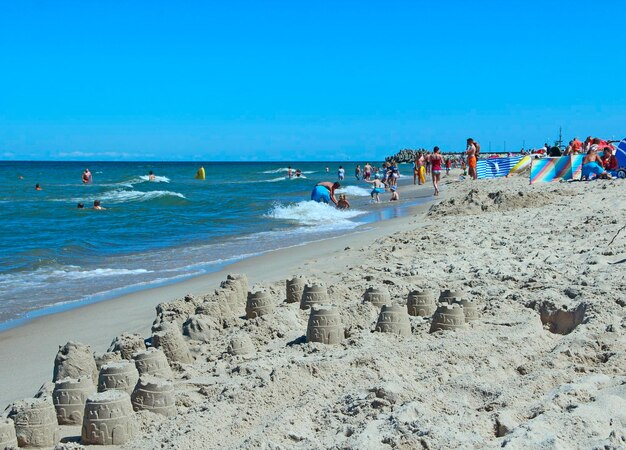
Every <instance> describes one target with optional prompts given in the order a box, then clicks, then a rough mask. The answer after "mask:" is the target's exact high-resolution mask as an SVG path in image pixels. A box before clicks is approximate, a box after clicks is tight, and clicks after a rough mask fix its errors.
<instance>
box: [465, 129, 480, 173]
mask: <svg viewBox="0 0 626 450" xmlns="http://www.w3.org/2000/svg"><path fill="white" fill-rule="evenodd" d="M465 154H466V155H467V169H468V174H469V176H470V177H472V178H473V179H474V180H476V179H478V174H477V173H476V157H477V156H478V151H477V149H476V144H475V143H474V139H472V138H468V139H467V150H466V151H465Z"/></svg>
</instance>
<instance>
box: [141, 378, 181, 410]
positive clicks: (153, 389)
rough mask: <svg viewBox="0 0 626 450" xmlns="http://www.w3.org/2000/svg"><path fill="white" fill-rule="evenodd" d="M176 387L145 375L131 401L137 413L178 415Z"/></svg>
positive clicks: (168, 382)
mask: <svg viewBox="0 0 626 450" xmlns="http://www.w3.org/2000/svg"><path fill="white" fill-rule="evenodd" d="M175 400H176V399H175V396H174V385H173V384H172V383H171V382H170V381H167V380H164V379H162V378H157V377H153V376H150V375H144V376H142V377H141V378H139V381H138V382H137V385H136V386H135V390H134V391H133V395H131V396H130V401H131V403H132V404H133V408H134V410H135V411H139V410H146V411H151V412H153V413H156V414H162V415H164V416H167V417H171V416H175V415H176V402H175Z"/></svg>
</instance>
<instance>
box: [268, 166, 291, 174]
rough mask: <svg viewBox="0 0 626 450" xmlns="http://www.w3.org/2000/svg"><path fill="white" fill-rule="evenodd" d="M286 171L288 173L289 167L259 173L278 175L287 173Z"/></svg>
mask: <svg viewBox="0 0 626 450" xmlns="http://www.w3.org/2000/svg"><path fill="white" fill-rule="evenodd" d="M292 170H293V169H292ZM288 171H289V167H281V168H279V169H275V170H265V171H263V172H261V173H280V172H288Z"/></svg>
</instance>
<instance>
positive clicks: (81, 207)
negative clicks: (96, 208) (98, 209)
mask: <svg viewBox="0 0 626 450" xmlns="http://www.w3.org/2000/svg"><path fill="white" fill-rule="evenodd" d="M76 207H77V208H78V209H84V208H85V205H83V204H82V203H79V204H78V205H76Z"/></svg>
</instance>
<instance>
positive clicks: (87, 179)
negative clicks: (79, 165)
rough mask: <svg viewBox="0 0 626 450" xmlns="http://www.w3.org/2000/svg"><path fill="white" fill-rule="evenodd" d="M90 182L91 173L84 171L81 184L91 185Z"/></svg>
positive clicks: (87, 170)
mask: <svg viewBox="0 0 626 450" xmlns="http://www.w3.org/2000/svg"><path fill="white" fill-rule="evenodd" d="M92 181H93V178H92V176H91V172H90V171H89V169H85V171H84V172H83V184H87V183H91V182H92Z"/></svg>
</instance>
